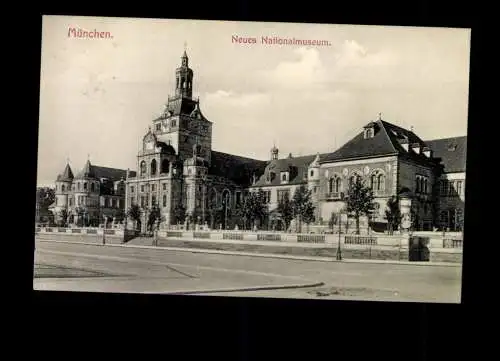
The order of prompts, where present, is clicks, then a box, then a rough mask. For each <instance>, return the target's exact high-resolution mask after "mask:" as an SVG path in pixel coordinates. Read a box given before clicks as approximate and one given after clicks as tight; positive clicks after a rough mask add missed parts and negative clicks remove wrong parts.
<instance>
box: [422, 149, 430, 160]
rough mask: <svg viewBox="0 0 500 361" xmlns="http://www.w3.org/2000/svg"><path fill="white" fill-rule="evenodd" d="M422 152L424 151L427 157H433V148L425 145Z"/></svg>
mask: <svg viewBox="0 0 500 361" xmlns="http://www.w3.org/2000/svg"><path fill="white" fill-rule="evenodd" d="M422 153H424V155H425V156H426V157H427V158H432V150H431V149H430V148H428V147H423V148H422Z"/></svg>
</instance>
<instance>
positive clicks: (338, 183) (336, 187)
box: [335, 177, 342, 192]
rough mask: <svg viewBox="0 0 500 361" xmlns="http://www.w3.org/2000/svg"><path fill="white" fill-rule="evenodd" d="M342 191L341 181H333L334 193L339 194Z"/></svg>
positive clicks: (338, 179)
mask: <svg viewBox="0 0 500 361" xmlns="http://www.w3.org/2000/svg"><path fill="white" fill-rule="evenodd" d="M341 190H342V179H340V177H339V178H337V179H336V180H335V192H340V191H341Z"/></svg>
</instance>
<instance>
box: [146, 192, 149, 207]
mask: <svg viewBox="0 0 500 361" xmlns="http://www.w3.org/2000/svg"><path fill="white" fill-rule="evenodd" d="M146 207H149V194H147V193H146Z"/></svg>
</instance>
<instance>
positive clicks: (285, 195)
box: [278, 189, 290, 203]
mask: <svg viewBox="0 0 500 361" xmlns="http://www.w3.org/2000/svg"><path fill="white" fill-rule="evenodd" d="M285 198H286V199H290V191H289V190H288V189H286V190H279V191H278V203H280V202H282V201H283V200H284V199H285Z"/></svg>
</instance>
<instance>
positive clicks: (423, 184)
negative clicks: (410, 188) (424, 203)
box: [415, 175, 430, 194]
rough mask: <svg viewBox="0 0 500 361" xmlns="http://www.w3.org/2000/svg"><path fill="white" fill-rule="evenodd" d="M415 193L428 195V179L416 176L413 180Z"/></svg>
mask: <svg viewBox="0 0 500 361" xmlns="http://www.w3.org/2000/svg"><path fill="white" fill-rule="evenodd" d="M415 193H420V194H428V193H430V187H429V178H428V177H426V176H423V175H417V178H416V180H415Z"/></svg>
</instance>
